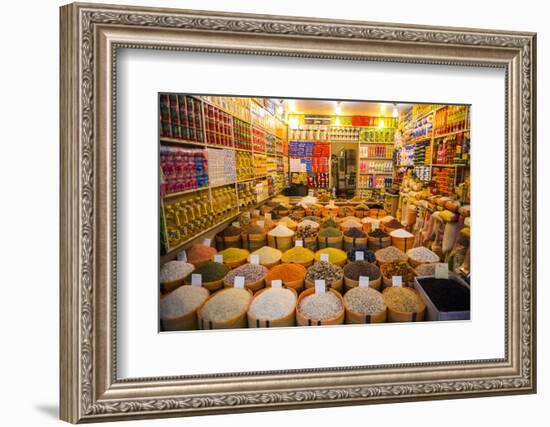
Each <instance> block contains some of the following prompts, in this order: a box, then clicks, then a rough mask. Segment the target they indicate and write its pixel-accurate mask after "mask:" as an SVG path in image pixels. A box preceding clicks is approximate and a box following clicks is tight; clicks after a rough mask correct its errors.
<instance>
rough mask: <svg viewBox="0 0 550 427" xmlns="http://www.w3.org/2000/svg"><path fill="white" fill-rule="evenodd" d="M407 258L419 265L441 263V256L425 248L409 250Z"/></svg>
mask: <svg viewBox="0 0 550 427" xmlns="http://www.w3.org/2000/svg"><path fill="white" fill-rule="evenodd" d="M407 256H408V257H409V258H410V259H412V260H413V261H415V262H417V263H419V264H423V263H433V262H439V256H438V255H437V254H435V253H434V252H432V251H430V250H429V249H428V248H425V247H424V246H419V247H417V248H413V249H409V250H408V251H407Z"/></svg>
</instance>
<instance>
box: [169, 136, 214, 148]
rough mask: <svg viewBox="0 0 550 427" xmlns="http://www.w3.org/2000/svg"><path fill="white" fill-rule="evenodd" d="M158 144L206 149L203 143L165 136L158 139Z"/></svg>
mask: <svg viewBox="0 0 550 427" xmlns="http://www.w3.org/2000/svg"><path fill="white" fill-rule="evenodd" d="M160 142H162V143H165V144H176V145H192V146H195V147H201V148H206V144H205V143H204V142H196V141H187V140H185V139H178V138H169V137H166V136H161V137H160Z"/></svg>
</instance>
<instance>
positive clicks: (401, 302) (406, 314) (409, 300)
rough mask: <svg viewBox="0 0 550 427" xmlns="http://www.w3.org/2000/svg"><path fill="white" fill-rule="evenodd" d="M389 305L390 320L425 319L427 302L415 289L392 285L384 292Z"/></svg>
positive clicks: (383, 294) (408, 320)
mask: <svg viewBox="0 0 550 427" xmlns="http://www.w3.org/2000/svg"><path fill="white" fill-rule="evenodd" d="M382 296H383V297H384V302H385V303H386V306H387V307H388V321H389V322H419V321H422V320H424V314H425V312H426V304H424V301H422V298H420V295H418V292H416V291H415V290H414V289H411V288H404V287H401V286H392V287H390V288H386V289H384V292H382Z"/></svg>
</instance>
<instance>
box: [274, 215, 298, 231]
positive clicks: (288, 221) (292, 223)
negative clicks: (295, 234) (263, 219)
mask: <svg viewBox="0 0 550 427" xmlns="http://www.w3.org/2000/svg"><path fill="white" fill-rule="evenodd" d="M277 224H284V225H285V226H286V227H287V228H289V229H291V230H292V231H295V230H296V228H298V223H297V222H296V221H294V220H293V219H292V218H290V217H288V216H285V217H283V218H281V219H280V220H279V222H277Z"/></svg>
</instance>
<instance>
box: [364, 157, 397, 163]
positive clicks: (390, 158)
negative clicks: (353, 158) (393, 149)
mask: <svg viewBox="0 0 550 427" xmlns="http://www.w3.org/2000/svg"><path fill="white" fill-rule="evenodd" d="M359 159H361V160H382V161H384V162H388V161H390V160H393V157H387V158H384V159H382V158H380V157H363V156H360V157H359Z"/></svg>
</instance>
